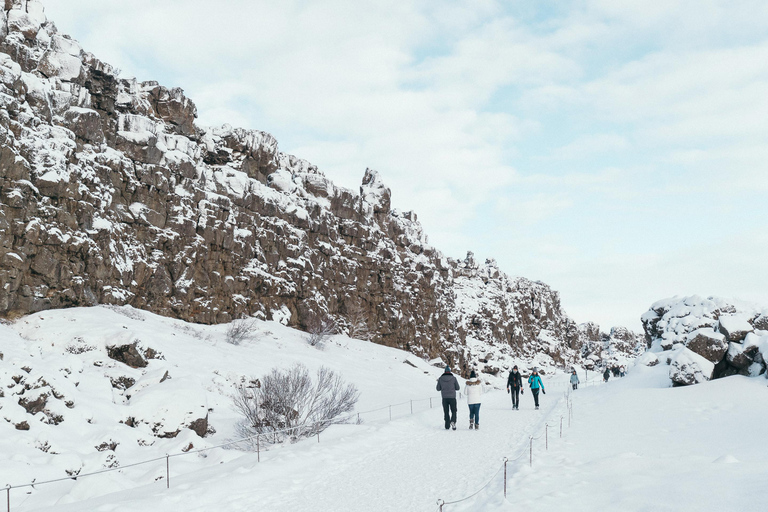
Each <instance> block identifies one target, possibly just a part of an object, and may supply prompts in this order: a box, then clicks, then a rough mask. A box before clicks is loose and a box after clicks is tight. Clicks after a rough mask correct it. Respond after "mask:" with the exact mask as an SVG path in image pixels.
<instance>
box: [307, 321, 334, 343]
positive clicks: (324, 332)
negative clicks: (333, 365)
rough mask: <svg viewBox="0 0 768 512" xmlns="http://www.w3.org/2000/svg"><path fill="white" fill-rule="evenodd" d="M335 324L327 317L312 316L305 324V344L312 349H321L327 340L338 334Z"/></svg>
mask: <svg viewBox="0 0 768 512" xmlns="http://www.w3.org/2000/svg"><path fill="white" fill-rule="evenodd" d="M338 330H339V328H338V326H337V325H336V322H334V321H333V319H332V318H330V317H328V316H318V315H314V316H312V317H311V318H310V319H309V321H308V322H307V332H308V333H309V336H308V337H307V342H308V343H309V344H310V345H312V346H313V347H318V348H320V347H322V346H323V345H324V344H325V342H326V341H328V338H330V337H331V336H333V335H334V334H336V333H337V332H338Z"/></svg>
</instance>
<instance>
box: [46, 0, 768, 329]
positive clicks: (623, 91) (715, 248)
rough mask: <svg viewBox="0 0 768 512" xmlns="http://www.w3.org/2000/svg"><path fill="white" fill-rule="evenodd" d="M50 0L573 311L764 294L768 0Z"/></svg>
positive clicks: (139, 60) (232, 117) (69, 21)
mask: <svg viewBox="0 0 768 512" xmlns="http://www.w3.org/2000/svg"><path fill="white" fill-rule="evenodd" d="M44 5H46V7H47V13H48V15H49V18H51V19H53V20H54V21H55V22H56V24H57V26H58V27H59V30H61V31H62V32H64V33H69V34H71V35H72V36H73V37H74V38H76V39H78V40H79V41H80V42H81V43H82V44H83V46H84V47H85V48H86V50H88V51H91V52H92V53H94V54H95V55H97V56H98V57H100V58H102V59H104V60H106V61H108V62H110V63H111V64H113V65H115V66H117V67H119V68H120V69H122V70H123V73H124V74H125V75H135V76H137V77H138V78H139V79H146V80H148V79H155V80H158V81H160V82H161V83H163V84H165V85H168V86H180V87H182V88H183V89H185V91H186V92H187V94H188V95H189V96H190V97H191V98H192V99H193V100H194V101H195V102H196V104H197V106H198V109H199V114H200V121H201V123H203V124H220V123H224V122H228V123H230V124H233V125H239V126H244V127H247V128H255V129H260V130H264V131H268V132H270V133H272V134H274V135H275V136H276V137H277V139H278V141H279V143H280V147H281V149H282V150H283V151H286V152H289V153H293V154H296V155H298V156H300V157H302V158H306V159H308V160H310V161H312V162H313V163H315V164H317V165H318V166H319V167H320V168H321V169H322V170H323V171H324V172H325V173H326V175H328V176H329V177H330V178H332V179H333V180H334V181H335V182H337V183H338V184H340V185H343V186H347V187H349V188H354V189H356V188H357V187H358V186H359V183H360V180H361V179H362V176H363V172H364V170H365V168H366V167H372V168H374V169H377V170H378V171H379V172H380V173H381V174H382V176H383V178H384V180H385V182H386V183H387V184H388V185H389V186H390V187H391V188H392V190H393V204H394V206H395V207H397V208H399V209H402V210H409V209H413V210H415V211H416V212H417V213H418V215H419V218H420V220H421V221H422V223H423V225H424V227H425V230H426V232H427V233H428V234H429V237H430V241H431V242H432V243H433V245H435V246H436V247H437V248H438V249H440V250H442V251H443V252H444V253H446V254H447V255H450V256H454V257H463V256H464V254H465V253H466V251H467V250H472V251H474V252H475V254H476V256H477V257H479V258H486V257H493V258H496V260H497V261H498V262H499V265H500V267H501V268H502V270H504V271H505V272H507V273H509V274H512V275H522V276H525V277H529V278H532V279H539V280H542V281H544V282H546V283H548V284H550V285H551V286H552V287H553V288H555V289H556V290H559V291H560V292H561V294H562V299H563V304H564V306H565V308H566V311H567V312H568V313H569V314H571V315H572V316H573V317H574V318H575V319H576V320H577V321H579V322H582V321H587V320H596V321H598V322H600V323H601V325H603V326H604V327H606V328H607V327H609V326H610V325H627V326H629V327H631V328H634V329H637V330H639V328H640V327H639V316H640V315H641V314H642V313H643V312H644V311H645V310H646V309H647V308H648V306H649V305H650V304H651V303H652V302H654V301H656V300H658V299H661V298H664V297H667V296H671V295H676V294H679V295H688V294H694V293H697V294H703V295H715V294H716V295H722V296H726V297H739V298H742V299H745V300H754V301H759V302H762V303H763V304H766V305H768V270H766V265H765V263H764V260H765V255H766V254H767V253H768V227H767V222H766V220H768V206H767V205H768V201H766V198H767V196H768V164H767V163H766V162H768V145H767V144H766V142H768V141H767V139H768V94H766V92H767V91H768V5H766V3H765V2H762V1H734V0H731V1H727V2H726V1H722V2H721V1H707V0H695V1H694V0H679V1H678V0H667V1H664V2H648V1H647V0H643V1H640V0H626V1H623V2H616V1H613V0H581V1H570V2H568V1H558V2H554V1H546V2H530V1H508V2H497V1H493V0H475V1H436V0H434V1H410V0H403V1H400V2H391V1H381V2H363V1H352V0H349V1H348V0H343V1H342V0H325V1H323V2H313V1H281V2H261V1H254V0H218V1H217V2H210V1H202V0H185V1H181V0H166V1H164V2H157V1H155V0H134V1H132V2H104V1H103V0H45V1H44Z"/></svg>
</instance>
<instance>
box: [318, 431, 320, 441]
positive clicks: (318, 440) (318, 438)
mask: <svg viewBox="0 0 768 512" xmlns="http://www.w3.org/2000/svg"><path fill="white" fill-rule="evenodd" d="M317 442H318V443H319V442H320V432H318V433H317Z"/></svg>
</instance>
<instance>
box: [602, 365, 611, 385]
mask: <svg viewBox="0 0 768 512" xmlns="http://www.w3.org/2000/svg"><path fill="white" fill-rule="evenodd" d="M610 377H611V370H609V369H608V368H607V367H606V368H605V371H604V372H603V382H608V379H609V378H610Z"/></svg>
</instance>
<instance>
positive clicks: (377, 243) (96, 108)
mask: <svg viewBox="0 0 768 512" xmlns="http://www.w3.org/2000/svg"><path fill="white" fill-rule="evenodd" d="M0 5H2V4H0ZM4 7H5V9H4V10H1V11H0V316H3V317H6V318H13V317H17V316H20V315H24V314H27V313H31V312H36V311H40V310H45V309H50V308H63V307H69V306H83V305H94V304H129V305H132V306H134V307H137V308H143V309H146V310H150V311H152V312H155V313H160V314H162V315H166V316H172V317H176V318H180V319H184V320H188V321H194V322H198V323H208V324H210V323H220V322H227V321H230V320H232V319H235V318H240V317H243V316H255V317H260V318H265V319H273V318H279V319H282V320H283V321H284V322H285V323H287V324H288V325H290V326H296V327H299V328H303V329H307V328H308V327H309V326H311V325H312V324H313V322H316V321H317V319H318V318H319V317H322V318H323V320H325V319H331V320H333V321H334V322H335V323H336V324H337V325H338V326H339V328H340V329H341V330H343V331H345V332H350V331H357V332H365V333H367V334H366V336H368V337H370V339H371V340H372V341H374V342H377V343H382V344H386V345H390V346H396V347H400V348H405V349H408V350H410V351H412V352H413V353H415V354H418V355H420V356H422V357H426V358H438V357H439V358H442V360H444V361H445V362H447V363H450V364H454V365H459V366H463V367H465V366H464V365H466V364H467V363H469V362H476V361H478V360H480V359H483V360H484V361H486V363H487V361H488V357H486V356H487V355H488V354H487V347H496V348H497V349H499V351H500V353H502V354H506V355H507V356H516V357H532V356H533V355H535V354H540V355H541V354H545V355H546V357H547V358H549V359H548V360H550V361H551V362H552V363H553V364H555V363H556V364H564V363H566V362H569V361H576V360H579V359H580V357H581V356H582V349H583V347H584V344H585V343H586V342H587V341H588V340H587V338H585V335H584V334H583V333H582V332H580V330H579V327H578V326H577V325H576V324H575V323H574V322H573V321H572V320H571V319H570V318H568V317H567V316H566V314H565V313H564V311H563V309H562V307H561V305H560V300H559V297H558V294H557V292H555V291H553V290H551V289H550V288H549V287H548V286H547V285H546V284H543V283H540V282H532V281H530V280H527V279H523V278H511V277H508V276H507V275H505V274H504V273H503V272H501V271H500V270H499V269H498V267H497V266H496V264H495V262H493V261H486V262H485V263H484V264H482V263H478V262H476V261H474V258H473V257H472V255H471V254H470V255H468V256H467V258H466V259H464V260H463V261H458V260H455V259H452V258H447V257H445V256H444V255H443V254H441V253H440V252H439V251H437V250H436V249H435V248H434V247H431V246H430V245H429V244H428V241H427V237H426V236H425V234H424V233H423V231H422V228H421V226H420V224H419V223H418V221H417V218H416V214H415V213H413V212H401V211H398V210H396V209H393V208H392V206H391V192H390V190H389V189H388V188H387V187H386V186H385V185H384V184H383V182H382V179H381V177H380V175H379V174H378V173H377V172H376V171H373V170H370V169H368V170H366V171H365V175H364V177H363V180H362V184H361V186H360V189H359V191H351V190H347V189H344V188H341V187H338V186H336V185H334V183H333V182H332V181H330V180H329V179H328V178H327V177H326V176H325V175H324V174H323V173H322V172H321V171H320V170H319V169H318V168H317V167H316V166H314V165H312V164H311V163H309V162H307V161H305V160H302V159H299V158H296V157H294V156H292V155H288V154H285V153H282V152H281V151H280V150H279V149H278V144H277V141H276V140H275V139H274V138H273V137H272V136H271V135H269V134H268V133H265V132H261V131H254V130H245V129H240V128H232V127H230V126H228V125H225V126H222V127H218V128H205V127H201V126H198V125H197V124H196V123H195V118H196V108H195V105H194V103H193V102H192V101H191V100H190V99H189V98H187V97H186V96H185V95H184V93H183V91H182V90H181V89H178V88H174V89H168V88H166V87H163V86H161V85H159V84H158V83H156V82H138V81H137V80H135V79H133V78H122V77H121V76H119V74H118V73H117V72H116V71H115V69H113V68H112V67H111V66H110V65H109V64H106V63H104V62H102V61H100V60H99V59H97V58H96V57H95V56H94V55H92V54H91V53H88V52H86V51H84V50H83V49H82V48H81V47H80V45H79V44H78V43H77V42H76V41H74V40H72V39H71V38H69V37H67V36H65V35H61V34H59V33H58V32H57V30H56V28H55V26H54V24H53V23H52V22H50V21H49V20H47V19H46V17H45V14H44V10H43V7H42V5H41V4H40V3H39V2H37V1H34V0H6V1H5V5H4ZM472 340H474V341H475V342H477V343H474V344H473V343H472ZM473 347H475V348H473ZM499 366H502V367H503V366H504V365H498V364H497V365H496V366H495V367H494V365H493V364H492V363H489V366H488V368H489V371H493V370H494V369H495V370H496V371H498V369H499Z"/></svg>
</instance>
